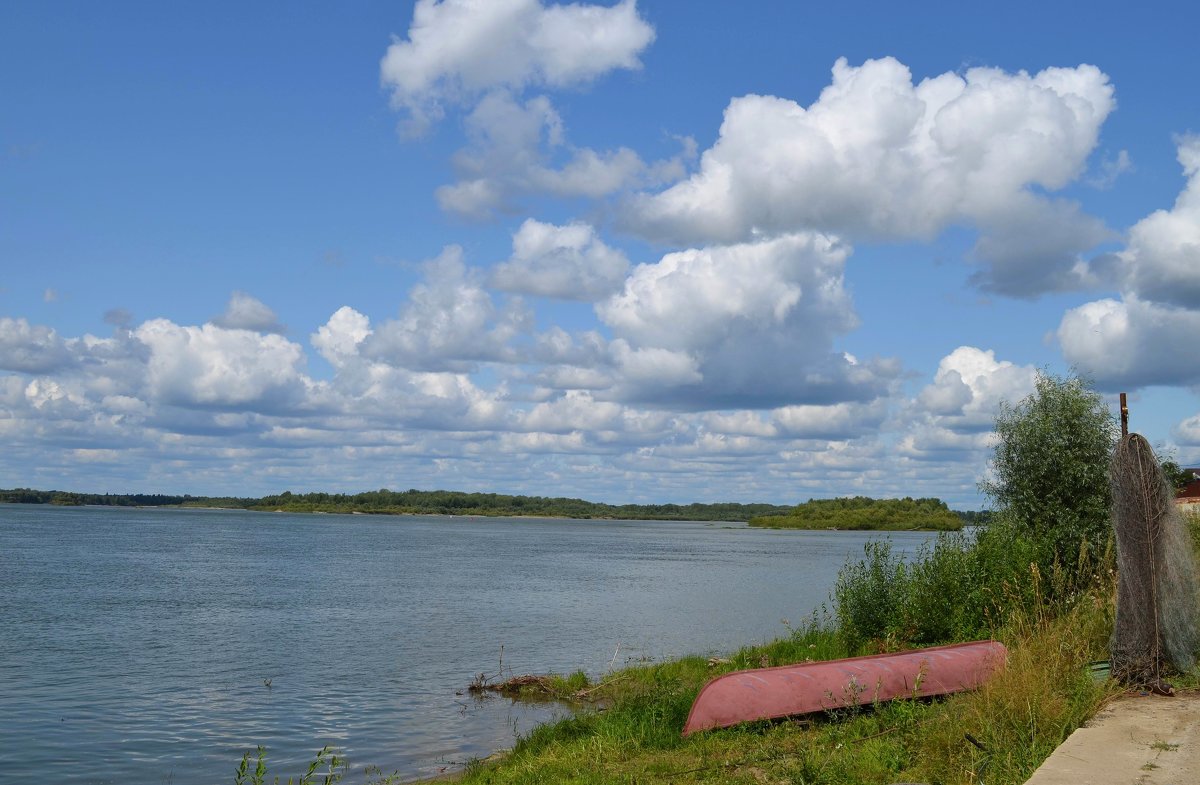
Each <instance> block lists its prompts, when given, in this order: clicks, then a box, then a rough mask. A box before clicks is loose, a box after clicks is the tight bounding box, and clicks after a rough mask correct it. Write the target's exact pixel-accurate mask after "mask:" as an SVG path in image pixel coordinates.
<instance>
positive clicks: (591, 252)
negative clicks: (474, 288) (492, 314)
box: [489, 219, 629, 301]
mask: <svg viewBox="0 0 1200 785" xmlns="http://www.w3.org/2000/svg"><path fill="white" fill-rule="evenodd" d="M628 270H629V260H628V259H626V258H625V254H623V253H621V252H620V251H618V250H616V249H615V248H610V247H609V246H607V245H605V244H604V243H603V242H602V241H601V240H600V238H599V237H597V236H596V231H595V229H593V228H592V227H591V226H589V225H587V224H582V223H572V224H568V225H566V226H555V225H553V224H547V223H542V222H540V221H535V220H533V219H529V220H527V221H525V223H523V224H521V228H520V229H518V230H517V233H516V234H515V235H513V254H512V258H510V259H509V260H508V261H506V262H502V263H500V264H498V265H496V267H495V268H493V270H492V275H491V279H490V281H489V283H490V284H491V285H492V286H494V287H495V288H497V289H501V290H504V291H509V292H519V293H524V294H536V295H541V296H543V297H558V298H562V299H566V300H588V301H592V300H598V299H600V298H602V297H605V296H607V295H610V294H612V293H613V292H615V291H616V290H617V289H619V288H620V287H621V284H622V283H623V282H624V280H625V274H626V273H627V272H628Z"/></svg>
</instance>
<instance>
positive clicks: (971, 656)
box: [683, 641, 1008, 736]
mask: <svg viewBox="0 0 1200 785" xmlns="http://www.w3.org/2000/svg"><path fill="white" fill-rule="evenodd" d="M1007 656H1008V650H1007V649H1006V648H1005V647H1004V644H1003V643H1000V642H999V641H975V642H973V643H956V644H954V645H952V646H934V647H931V648H928V649H914V650H912V651H901V652H895V653H892V654H878V655H870V656H866V657H851V658H850V659H845V660H828V661H825V662H804V663H800V664H797V665H783V666H780V667H777V668H761V669H758V670H749V671H737V672H736V673H727V674H725V675H724V676H718V677H717V678H715V679H713V680H712V681H710V682H709V683H708V684H705V685H704V688H703V689H701V690H700V694H699V695H697V696H696V702H695V703H693V704H692V711H691V713H690V714H688V719H687V723H686V724H685V725H684V726H683V735H684V736H688V735H690V734H692V733H696V732H697V731H703V730H712V729H713V728H727V727H729V726H731V725H737V724H738V723H740V722H752V721H754V720H771V719H778V718H781V717H790V716H794V715H797V714H810V713H812V712H818V711H829V710H832V709H842V708H846V707H849V706H855V705H864V704H867V703H876V702H881V701H890V700H895V699H896V698H924V697H929V696H933V695H947V694H949V693H952V692H961V691H963V690H973V689H976V688H977V687H979V686H980V685H981V684H983V683H984V682H985V681H987V680H988V678H989V677H990V676H991V675H992V674H993V673H995V672H996V671H997V670H999V669H1000V668H1002V667H1004V662H1005V658H1006V657H1007Z"/></svg>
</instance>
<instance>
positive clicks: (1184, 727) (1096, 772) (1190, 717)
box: [1027, 692, 1200, 785]
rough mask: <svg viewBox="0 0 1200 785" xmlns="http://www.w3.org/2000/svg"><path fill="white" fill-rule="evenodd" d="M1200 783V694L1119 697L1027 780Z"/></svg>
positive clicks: (1041, 783)
mask: <svg viewBox="0 0 1200 785" xmlns="http://www.w3.org/2000/svg"><path fill="white" fill-rule="evenodd" d="M1197 783H1200V695H1197V694H1196V693H1194V692H1188V693H1182V694H1179V695H1175V696H1173V697H1162V696H1158V695H1145V696H1142V695H1131V696H1124V697H1121V698H1118V699H1117V700H1115V701H1113V702H1112V703H1110V704H1109V705H1108V706H1107V707H1106V708H1105V709H1104V710H1103V711H1101V712H1100V713H1099V714H1097V715H1096V716H1095V717H1094V718H1093V719H1092V721H1091V722H1090V723H1088V724H1087V725H1086V726H1084V727H1082V728H1080V729H1079V730H1077V731H1075V732H1074V733H1072V734H1071V735H1070V737H1068V738H1067V740H1066V741H1065V742H1063V743H1062V744H1061V745H1060V746H1059V748H1058V749H1056V750H1055V751H1054V753H1053V754H1052V755H1051V756H1050V757H1049V758H1047V759H1046V762H1045V763H1043V764H1042V765H1041V766H1040V767H1039V768H1038V770H1037V771H1035V772H1034V773H1033V777H1031V778H1030V779H1029V781H1028V783H1027V785H1196V784H1197Z"/></svg>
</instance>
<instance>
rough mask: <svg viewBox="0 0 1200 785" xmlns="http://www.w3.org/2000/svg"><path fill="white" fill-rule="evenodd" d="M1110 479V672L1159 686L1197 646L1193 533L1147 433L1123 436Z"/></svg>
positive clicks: (1186, 665) (1198, 598) (1186, 666)
mask: <svg viewBox="0 0 1200 785" xmlns="http://www.w3.org/2000/svg"><path fill="white" fill-rule="evenodd" d="M1110 479H1111V482H1112V492H1113V525H1114V527H1115V528H1116V532H1117V619H1116V626H1115V628H1114V630H1113V636H1112V642H1111V645H1110V650H1111V656H1112V672H1113V675H1114V676H1116V677H1117V678H1118V679H1121V680H1122V681H1124V682H1126V683H1128V684H1138V685H1158V684H1160V683H1161V679H1162V676H1163V675H1164V674H1165V673H1166V672H1167V671H1168V670H1175V671H1178V672H1186V671H1188V670H1191V668H1192V666H1193V665H1195V663H1196V653H1197V649H1198V648H1200V626H1198V616H1200V582H1198V581H1197V577H1196V564H1195V557H1194V555H1193V552H1192V544H1191V538H1190V535H1189V534H1188V531H1187V528H1186V527H1185V525H1184V522H1183V518H1182V516H1181V515H1180V513H1179V510H1178V508H1177V507H1176V506H1175V501H1174V494H1173V493H1172V492H1171V489H1170V487H1169V486H1168V485H1167V481H1166V478H1165V477H1164V476H1163V473H1162V469H1161V468H1160V466H1159V463H1158V459H1157V458H1156V456H1155V455H1154V450H1153V449H1151V447H1150V443H1149V442H1147V441H1146V440H1145V438H1143V437H1142V436H1140V435H1139V434H1136V433H1131V434H1129V435H1128V436H1125V437H1123V438H1122V439H1121V441H1120V442H1119V443H1118V444H1117V449H1116V452H1115V453H1114V454H1113V460H1112V468H1111V472H1110Z"/></svg>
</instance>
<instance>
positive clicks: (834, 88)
mask: <svg viewBox="0 0 1200 785" xmlns="http://www.w3.org/2000/svg"><path fill="white" fill-rule="evenodd" d="M1114 107H1115V101H1114V98H1113V89H1112V86H1111V85H1110V84H1109V82H1108V78H1107V77H1106V76H1105V75H1104V74H1103V73H1102V72H1101V71H1100V70H1099V69H1097V68H1095V67H1094V66H1090V65H1080V66H1078V67H1076V68H1048V69H1046V70H1044V71H1041V72H1039V73H1037V74H1033V75H1030V74H1028V73H1025V72H1023V71H1022V72H1017V73H1006V72H1004V71H1001V70H999V69H995V68H972V69H969V70H967V71H966V73H965V74H962V75H959V74H957V73H945V74H941V75H940V76H936V77H933V78H930V79H925V80H923V81H921V82H920V83H918V84H913V80H912V75H911V73H910V72H909V70H908V68H907V67H905V66H904V65H903V64H901V63H900V62H898V61H896V60H895V59H893V58H883V59H880V60H868V61H867V62H865V63H864V64H863V65H861V66H857V67H855V66H851V65H849V64H848V63H847V62H846V61H845V60H844V59H842V60H839V61H838V62H837V63H836V64H835V65H834V69H833V81H832V83H831V84H830V85H829V86H828V87H826V88H825V89H824V90H823V91H822V93H821V95H820V97H819V98H818V99H817V100H816V101H815V102H813V104H812V105H811V106H808V107H804V106H801V105H800V104H798V103H797V102H795V101H792V100H788V99H785V98H779V97H774V96H761V95H747V96H743V97H741V98H736V99H734V100H733V101H731V102H730V104H729V106H728V108H727V109H726V110H725V118H724V122H723V123H722V125H721V129H720V136H719V138H718V140H717V142H716V144H714V145H713V147H712V148H710V149H709V150H707V151H706V152H705V153H704V154H703V156H702V158H701V162H700V168H699V171H697V172H696V173H695V174H694V175H692V176H691V177H690V178H689V179H687V180H684V181H682V182H680V183H678V184H676V185H674V186H672V187H670V188H668V189H666V190H665V191H662V192H661V193H658V194H653V195H643V196H640V197H638V198H636V199H634V200H633V201H632V203H631V204H630V205H629V206H628V210H627V212H626V216H625V223H626V225H628V226H630V227H632V228H634V229H636V230H638V231H640V232H642V233H644V234H646V235H648V236H650V237H654V238H658V239H665V240H669V241H673V242H680V243H688V244H690V243H699V242H725V243H728V242H737V241H743V240H746V239H748V238H750V237H753V236H755V235H756V234H757V233H767V234H775V233H781V232H793V231H797V230H803V229H815V230H819V231H833V232H839V233H843V234H845V235H847V236H848V237H850V238H852V239H855V238H873V239H930V238H932V237H934V236H936V235H937V234H938V233H940V232H941V231H943V230H944V229H946V228H947V227H949V226H952V225H968V226H972V227H975V228H979V229H981V230H982V231H983V232H984V237H983V238H982V239H981V241H980V243H979V245H978V246H977V247H976V249H975V254H974V255H975V257H976V258H977V259H978V260H979V261H980V262H981V263H982V264H984V269H983V270H982V271H981V273H980V275H979V276H978V279H977V280H978V282H979V283H980V284H981V285H983V286H984V287H986V288H990V289H994V290H997V291H1000V292H1003V293H1007V294H1014V295H1033V294H1037V293H1039V292H1043V291H1048V290H1053V289H1062V288H1066V287H1069V286H1072V285H1076V283H1077V282H1076V281H1075V277H1076V270H1075V268H1076V266H1077V264H1078V261H1079V260H1078V253H1079V252H1081V251H1083V250H1085V249H1087V248H1090V247H1092V246H1093V245H1095V244H1096V243H1097V242H1099V241H1100V240H1103V239H1104V238H1105V237H1107V232H1106V230H1105V229H1104V227H1103V225H1102V224H1101V223H1100V222H1099V221H1097V220H1096V219H1094V218H1091V217H1090V216H1086V215H1084V214H1082V213H1081V212H1080V211H1079V209H1078V207H1077V206H1076V205H1074V204H1073V203H1069V202H1064V201H1054V200H1051V199H1048V198H1046V197H1044V196H1040V195H1038V193H1037V192H1038V191H1042V190H1045V191H1053V190H1057V189H1060V188H1062V187H1064V186H1065V185H1067V184H1068V183H1070V182H1071V181H1072V180H1073V179H1075V178H1076V177H1078V176H1079V175H1080V174H1081V172H1082V171H1083V170H1084V168H1085V166H1086V162H1087V158H1088V156H1089V154H1090V153H1091V152H1092V150H1093V149H1094V148H1095V146H1096V141H1097V137H1098V134H1099V130H1100V126H1101V125H1102V124H1103V122H1104V120H1105V118H1106V117H1107V116H1108V114H1109V113H1110V112H1111V111H1112V110H1113V108H1114ZM1035 189H1037V190H1036V191H1035ZM1047 216H1049V217H1047ZM1030 222H1032V223H1033V226H1032V227H1030V228H1031V231H1028V232H1022V231H1021V228H1022V227H1024V226H1026V225H1028V224H1030ZM1047 228H1051V229H1053V233H1052V236H1050V237H1047V236H1045V230H1046V229H1047ZM1014 265H1018V266H1020V265H1023V266H1022V267H1020V269H1018V270H1016V271H1014V270H1013V267H1014Z"/></svg>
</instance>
